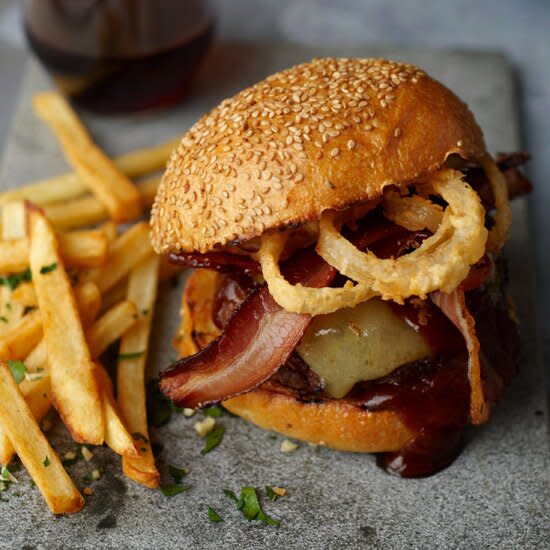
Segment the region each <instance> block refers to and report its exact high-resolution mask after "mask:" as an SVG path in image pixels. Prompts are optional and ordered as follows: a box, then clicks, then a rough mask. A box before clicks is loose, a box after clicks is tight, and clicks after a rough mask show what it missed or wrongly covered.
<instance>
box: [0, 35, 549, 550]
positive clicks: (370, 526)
mask: <svg viewBox="0 0 550 550" xmlns="http://www.w3.org/2000/svg"><path fill="white" fill-rule="evenodd" d="M324 55H345V56H373V55H374V56H384V57H389V58H394V59H399V60H404V61H408V62H413V63H416V64H418V65H420V66H422V67H423V68H425V69H426V70H427V71H428V72H429V73H431V74H432V75H433V76H435V77H436V78H438V79H440V80H441V81H443V82H444V83H445V84H447V85H448V86H449V87H450V88H451V89H453V90H454V91H455V92H456V93H457V94H458V95H459V96H461V97H462V98H463V99H464V100H466V101H467V102H468V104H469V105H470V107H471V108H472V110H473V111H474V113H475V115H476V117H477V120H478V121H479V123H480V125H481V127H482V128H483V129H484V132H485V136H486V139H487V143H488V147H489V150H490V151H491V152H496V151H507V150H515V149H518V148H520V147H521V140H520V127H519V114H518V104H517V97H516V82H515V79H514V74H513V71H512V69H511V67H510V65H509V64H508V62H507V60H506V59H505V58H504V57H503V56H502V55H500V54H499V53H495V52H477V51H471V52H470V51H468V52H465V51H433V50H418V49H413V50H409V49H392V48H361V49H353V48H346V49H334V48H331V49H326V50H324V49H318V48H317V49H308V48H304V47H301V46H299V47H298V46H293V45H289V44H248V45H244V44H219V45H217V46H216V47H215V48H214V49H213V51H212V52H211V54H210V55H209V57H208V59H207V61H206V62H205V65H204V66H203V68H202V70H201V72H200V74H199V77H198V78H197V80H196V81H195V83H194V85H193V87H192V89H191V92H190V95H189V97H188V99H187V101H186V102H185V103H184V104H183V105H182V106H181V107H179V108H177V109H174V110H171V111H168V112H162V113H155V114H148V115H139V116H133V117H118V118H100V117H95V116H88V115H83V116H84V119H85V122H86V124H87V125H88V127H89V128H90V130H91V133H92V134H93V136H94V137H95V139H96V140H97V142H98V143H99V144H100V145H101V146H102V147H104V149H105V150H106V151H107V152H108V153H109V154H115V153H119V152H124V151H128V150H131V149H134V148H138V147H144V146H148V145H151V144H154V143H157V142H161V141H163V140H166V139H169V138H171V137H173V136H174V135H176V134H179V133H182V132H183V131H184V130H186V129H187V128H188V127H189V126H190V125H191V124H192V123H193V122H194V121H196V120H197V119H198V118H199V116H200V115H202V114H203V113H204V112H206V111H207V110H209V109H210V108H211V107H213V106H214V105H215V104H216V103H217V102H218V101H219V100H221V99H222V98H224V97H227V96H229V95H232V94H233V93H234V92H236V91H238V90H239V89H241V88H242V87H244V86H246V85H248V84H251V83H253V82H255V81H256V80H258V79H260V78H262V77H264V76H266V75H268V74H270V73H272V72H274V71H276V70H279V69H282V68H284V67H287V66H289V65H292V64H295V63H297V62H301V61H304V60H308V59H310V58H312V57H316V56H324ZM50 86H51V84H50V82H49V80H48V79H47V77H46V75H45V74H44V73H43V72H42V70H41V69H40V68H39V67H38V66H37V65H36V64H35V63H34V62H30V63H29V65H28V67H27V72H26V77H25V79H24V82H23V85H22V89H21V93H20V99H19V106H18V108H17V111H16V113H15V116H14V123H13V128H12V131H11V135H10V139H9V141H8V145H7V147H6V150H5V153H4V158H3V162H2V165H1V172H0V181H1V184H2V187H3V188H8V187H14V186H17V185H20V184H23V183H26V182H28V181H32V180H35V179H38V178H44V177H47V176H51V175H55V174H58V173H61V172H65V171H66V170H67V166H66V164H65V162H64V160H63V158H62V155H61V153H60V150H59V148H58V145H57V143H56V141H55V139H53V138H52V135H51V134H50V132H49V130H48V129H47V128H46V127H45V126H44V125H43V124H42V123H41V122H39V121H38V120H37V119H36V118H35V116H34V115H33V113H32V109H31V97H32V95H33V94H34V93H35V92H36V91H38V90H42V89H48V88H49V87H50ZM507 254H508V257H509V260H510V271H511V279H512V289H511V290H512V293H513V295H514V298H515V301H516V304H517V309H518V313H519V317H520V319H521V323H522V324H521V332H522V339H523V349H522V357H521V371H520V374H519V376H518V377H517V378H516V379H515V380H514V382H513V384H512V386H511V387H510V388H508V389H507V390H506V392H505V394H504V397H503V399H502V403H501V404H500V406H499V407H498V408H497V410H496V412H495V414H494V415H493V418H492V419H491V421H490V423H489V424H488V425H486V426H483V427H481V428H477V429H471V430H470V431H469V432H468V440H469V441H468V444H467V446H466V449H465V451H464V452H463V453H462V455H461V456H460V457H459V458H458V459H457V460H456V461H455V462H454V463H453V464H452V465H451V466H450V467H449V468H447V469H446V470H444V471H443V472H441V473H439V474H437V475H435V476H433V477H430V478H427V479H418V480H405V479H399V478H397V477H393V476H390V475H388V474H386V473H385V472H383V471H382V470H380V469H379V468H378V467H377V466H376V464H375V460H374V457H373V456H370V455H355V454H350V453H338V452H333V451H330V450H328V449H325V448H318V447H317V448H313V447H310V446H308V445H306V444H301V445H300V447H299V449H298V450H297V451H296V452H294V453H292V454H283V453H281V452H280V445H281V441H282V440H283V438H282V437H281V436H273V434H270V433H267V432H264V431H262V430H260V429H258V428H256V427H254V426H252V425H249V424H247V423H246V422H244V421H242V420H240V419H237V418H230V417H223V418H221V419H220V421H221V422H222V423H223V424H224V425H225V427H226V434H225V437H224V440H223V441H222V443H221V445H220V446H219V447H218V448H217V449H215V450H214V451H212V452H211V453H210V454H208V455H205V456H201V454H200V450H201V448H202V445H203V442H202V440H200V438H199V437H198V436H197V435H196V433H195V432H194V430H193V423H194V419H187V418H184V417H183V416H182V415H174V416H173V418H172V420H171V421H170V423H169V424H167V425H166V426H164V427H162V428H160V429H154V430H152V440H153V441H154V442H156V443H160V444H161V445H162V450H161V451H160V453H159V464H160V466H161V468H162V472H163V475H164V476H165V480H166V481H167V482H170V481H171V480H170V478H169V476H168V475H167V471H166V470H167V465H168V464H173V465H177V466H185V467H188V468H189V469H190V474H189V475H188V477H187V478H186V482H187V483H188V484H189V485H190V486H191V488H190V489H189V490H188V491H187V492H185V493H183V494H180V495H178V496H176V497H174V498H167V497H165V496H163V495H162V494H161V493H160V492H159V491H151V490H148V489H145V488H143V487H141V486H139V485H137V484H135V483H133V482H131V481H128V480H126V479H125V478H124V476H123V475H122V473H121V467H120V460H119V458H118V457H116V456H115V455H113V453H111V451H110V450H108V449H105V448H98V449H96V450H95V456H94V458H93V462H92V464H86V463H78V464H76V465H73V466H70V467H69V472H70V473H71V475H72V477H73V479H75V481H76V483H77V485H79V486H80V487H81V488H82V482H81V479H82V476H83V475H84V474H85V473H86V472H87V471H89V470H91V469H92V468H93V467H95V465H98V466H99V465H102V466H103V467H104V468H105V475H104V476H103V478H102V479H101V480H100V481H98V482H95V483H94V484H93V489H94V491H95V495H94V496H92V497H88V499H87V504H86V507H85V508H84V510H83V511H82V512H81V513H79V514H76V515H73V516H70V517H53V516H52V515H51V514H50V513H49V512H48V510H47V508H46V505H45V504H44V502H43V501H42V498H41V496H40V494H39V493H38V491H37V489H36V488H33V487H31V485H30V482H29V478H28V476H27V475H26V474H25V473H24V472H23V471H21V472H20V473H19V474H18V477H19V479H20V483H19V485H18V486H17V487H16V488H15V489H14V488H13V487H12V488H11V490H10V492H8V493H7V494H6V498H7V500H6V501H2V502H0V518H1V522H2V536H1V537H0V547H5V548H26V549H33V548H71V547H78V548H260V547H269V548H344V547H345V548H364V547H375V548H435V547H437V548H482V547H483V548H485V547H498V548H542V547H544V546H546V547H548V546H547V545H548V544H549V543H550V531H549V527H548V526H549V523H548V517H549V512H550V507H549V505H548V493H549V486H548V480H549V476H548V473H549V472H548V436H547V424H546V418H547V412H546V405H545V402H544V388H543V380H542V370H541V369H540V365H539V363H538V353H537V348H536V328H535V325H534V297H535V292H534V288H533V283H532V281H533V277H532V275H533V263H532V255H531V239H530V236H529V223H528V212H527V209H526V203H525V201H523V200H519V201H517V202H516V203H515V204H514V227H513V231H512V237H511V240H510V243H509V244H508V246H507ZM182 279H183V278H182ZM182 282H183V280H181V281H180V282H179V287H178V288H175V287H170V286H169V285H167V287H166V288H163V289H162V291H161V293H160V296H159V300H158V306H157V311H156V315H155V321H154V335H153V342H152V350H151V354H150V358H149V367H150V369H151V372H152V373H153V374H154V373H156V372H157V371H158V370H159V369H162V368H163V367H165V366H166V365H167V364H168V362H169V361H170V360H171V359H172V358H173V357H174V355H175V354H174V351H173V350H172V347H171V343H170V341H171V337H172V335H173V333H174V330H175V328H176V325H177V323H178V309H179V300H180V292H181V284H182ZM50 437H51V438H52V441H53V444H54V446H55V448H56V449H57V450H58V452H60V453H61V454H62V453H64V452H65V451H67V450H69V449H72V448H73V447H74V445H73V444H72V442H71V441H70V439H69V437H68V435H67V433H66V431H65V429H64V428H63V426H62V425H61V424H60V422H56V423H55V426H54V428H53V430H52V432H51V433H50ZM244 485H253V486H256V487H259V488H262V491H263V487H264V486H265V485H279V486H282V487H285V488H286V489H287V495H286V496H285V497H284V498H281V499H279V500H278V501H277V502H275V503H271V502H265V500H266V499H264V504H265V506H264V508H265V510H266V511H267V512H268V513H269V514H271V515H272V516H273V517H275V518H277V519H280V520H281V525H280V527H278V528H273V527H268V526H264V525H262V524H257V523H256V522H252V523H249V522H247V521H246V520H245V519H244V518H243V517H242V516H241V515H240V513H239V512H237V511H236V510H235V509H234V507H233V503H232V502H231V501H230V500H229V499H228V498H227V497H225V496H224V494H223V489H224V488H230V489H232V490H233V491H235V492H237V493H238V492H239V491H240V488H241V487H242V486H244ZM14 491H17V492H19V493H20V495H21V496H15V495H13V492H14ZM209 505H210V506H213V507H214V508H215V509H216V510H217V511H218V512H219V513H220V515H221V516H222V517H223V518H224V520H225V522H224V523H221V524H212V523H210V522H209V520H208V518H207V507H208V506H209Z"/></svg>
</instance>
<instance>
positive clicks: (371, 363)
mask: <svg viewBox="0 0 550 550" xmlns="http://www.w3.org/2000/svg"><path fill="white" fill-rule="evenodd" d="M297 351H298V353H299V354H300V356H301V357H302V359H303V360H304V361H305V362H306V363H307V364H308V365H309V367H310V368H311V370H312V371H313V372H315V373H316V374H317V375H318V376H320V377H321V378H322V379H323V380H324V381H325V389H326V391H327V393H328V394H329V395H330V396H331V397H335V398H340V397H344V395H346V394H347V393H348V392H349V391H350V390H351V389H352V388H353V386H354V384H355V383H356V382H360V381H362V380H373V379H375V378H380V377H382V376H386V375H387V374H389V373H390V372H392V371H393V370H395V369H396V368H397V367H400V366H401V365H403V364H405V363H408V362H410V361H416V360H418V359H422V358H423V357H427V356H429V355H431V350H430V348H429V346H428V344H427V343H426V341H425V340H424V339H423V338H422V336H420V335H419V334H418V333H417V332H416V331H415V330H414V329H413V328H412V327H410V326H409V325H408V324H407V323H406V321H405V320H403V319H402V318H400V317H398V316H397V315H396V314H395V313H394V312H393V310H392V308H391V306H389V305H388V304H387V303H385V302H383V301H381V300H379V299H372V300H369V301H368V302H364V303H362V304H359V305H358V306H356V307H354V308H345V309H341V310H338V311H336V312H334V313H330V314H328V315H319V316H317V317H315V318H314V319H313V321H312V323H311V325H310V326H309V328H308V330H307V331H306V333H305V334H304V336H303V338H302V340H301V341H300V344H299V345H298V347H297Z"/></svg>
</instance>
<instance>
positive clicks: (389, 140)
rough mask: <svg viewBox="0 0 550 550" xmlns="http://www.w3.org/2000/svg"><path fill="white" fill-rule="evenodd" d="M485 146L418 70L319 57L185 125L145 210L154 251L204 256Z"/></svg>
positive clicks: (441, 89) (457, 106) (447, 96)
mask: <svg viewBox="0 0 550 550" xmlns="http://www.w3.org/2000/svg"><path fill="white" fill-rule="evenodd" d="M484 152H485V144H484V142H483V135H482V133H481V130H480V129H479V127H478V125H477V124H476V122H475V120H474V117H473V115H472V113H471V112H470V111H469V109H468V107H467V106H466V105H465V104H464V103H463V102H462V101H461V100H460V99H458V98H457V97H456V96H455V95H454V94H453V93H452V92H451V91H450V90H448V89H447V88H446V87H445V86H443V85H442V84H441V83H439V82H437V81H435V80H433V79H432V78H430V77H429V76H428V75H427V74H426V73H424V72H423V71H422V70H420V69H419V68H418V67H415V66H414V65H407V64H404V63H397V62H393V61H387V60H384V59H332V58H328V59H316V60H313V61H311V62H310V63H304V64H302V65H297V66H295V67H292V68H290V69H287V70H285V71H282V72H280V73H276V74H274V75H272V76H270V77H268V78H267V79H265V80H262V81H261V82H259V83H258V84H255V85H254V86H252V87H250V88H247V89H245V90H243V91H242V92H240V93H238V94H237V95H235V96H234V97H232V98H230V99H226V100H224V101H222V103H220V105H219V106H218V107H216V108H215V109H214V110H213V111H212V112H211V113H210V114H208V115H206V116H203V117H202V118H201V119H200V120H199V121H198V122H197V123H196V124H195V125H194V126H193V127H192V128H191V129H190V130H189V131H188V132H187V134H186V135H185V136H184V138H183V140H182V141H181V143H180V145H179V147H178V148H177V150H176V151H174V153H173V154H172V157H171V159H170V161H169V163H168V167H167V170H166V172H165V174H164V177H163V179H162V182H161V184H160V187H159V190H158V193H157V196H156V199H155V203H154V205H153V210H152V215H151V224H152V242H153V246H154V248H155V250H156V251H157V252H158V253H163V254H165V253H169V252H192V251H197V252H208V251H210V250H212V249H215V248H217V247H220V246H223V245H225V244H227V243H229V242H231V241H235V240H247V239H250V238H253V237H256V236H259V235H261V234H262V233H263V232H264V231H266V230H267V229H271V228H282V227H284V226H288V225H291V224H299V223H303V222H306V221H312V220H317V219H319V218H320V217H321V214H322V212H323V211H324V210H327V209H333V208H335V209H339V208H343V207H345V206H347V205H349V204H352V203H356V202H360V201H364V200H369V199H373V198H376V197H377V196H379V195H380V194H381V193H382V190H383V188H384V187H385V186H387V185H391V184H393V185H397V186H403V185H406V184H407V183H410V182H412V181H414V180H415V179H417V178H419V177H422V176H424V175H426V174H428V173H430V172H433V171H435V170H437V169H438V168H439V167H440V166H441V165H442V164H443V163H444V161H445V159H446V158H447V157H448V156H449V155H451V154H453V153H456V154H458V155H460V156H461V157H463V158H464V159H469V160H475V159H477V158H479V157H480V156H481V155H482V154H483V153H484Z"/></svg>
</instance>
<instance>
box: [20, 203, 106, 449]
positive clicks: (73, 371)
mask: <svg viewBox="0 0 550 550" xmlns="http://www.w3.org/2000/svg"><path fill="white" fill-rule="evenodd" d="M28 217H29V237H30V265H31V270H32V272H33V274H34V277H33V283H34V289H35V292H36V296H37V298H38V305H39V308H40V312H41V313H42V316H43V321H44V336H45V339H46V345H47V348H48V362H49V365H50V380H51V385H52V397H53V402H54V405H55V407H56V409H57V410H58V411H59V413H60V415H61V418H62V419H63V422H64V423H65V425H66V426H67V428H68V429H69V431H70V432H71V435H72V437H73V439H74V440H75V441H77V442H80V443H92V444H95V445H101V444H102V443H103V437H104V431H103V411H102V406H101V399H100V396H99V389H98V387H97V382H96V380H95V376H94V369H95V366H94V364H93V362H92V359H91V357H90V351H89V349H88V345H87V343H86V339H85V336H84V331H83V329H82V324H81V321H80V318H79V316H78V311H77V308H76V304H75V298H74V295H73V293H72V290H71V285H70V281H69V278H68V276H67V273H66V272H65V269H64V267H63V264H62V262H61V258H60V256H59V251H58V246H57V242H56V239H55V234H54V231H53V229H52V227H51V226H50V224H49V222H48V221H47V219H46V218H45V217H44V216H43V214H42V213H41V212H40V211H38V210H36V209H32V208H29V210H28ZM54 264H56V265H57V267H56V269H53V270H51V271H48V272H44V266H52V265H54Z"/></svg>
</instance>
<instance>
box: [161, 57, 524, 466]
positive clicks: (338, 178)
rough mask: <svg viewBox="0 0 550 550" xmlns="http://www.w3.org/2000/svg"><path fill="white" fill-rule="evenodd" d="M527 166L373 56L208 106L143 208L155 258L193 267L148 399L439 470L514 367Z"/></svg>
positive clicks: (412, 71) (268, 82) (262, 85)
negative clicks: (217, 406)
mask: <svg viewBox="0 0 550 550" xmlns="http://www.w3.org/2000/svg"><path fill="white" fill-rule="evenodd" d="M526 160H527V156H526V155H525V154H523V153H513V154H508V155H501V156H499V157H497V158H496V159H493V158H492V157H491V156H490V154H489V153H488V152H487V150H486V146H485V143H484V140H483V134H482V132H481V130H480V128H479V126H478V125H477V123H476V121H475V120H474V117H473V115H472V113H471V112H470V111H469V109H468V107H467V106H466V105H465V104H464V103H463V102H462V101H461V100H460V99H458V98H457V97H456V96H455V95H454V94H453V93H452V92H451V91H450V90H449V89H447V88H446V87H445V86H443V85H442V84H441V83H439V82H437V81H436V80H434V79H432V78H431V77H430V76H428V75H427V74H426V73H425V72H423V71H422V70H421V69H419V68H418V67H415V66H413V65H409V64H404V63H398V62H393V61H388V60H384V59H345V58H338V59H332V58H328V59H316V60H313V61H311V62H309V63H304V64H301V65H298V66H295V67H292V68H289V69H288V70H284V71H282V72H279V73H276V74H274V75H272V76H270V77H268V78H267V79H265V80H263V81H261V82H259V83H257V84H256V85H254V86H252V87H250V88H247V89H245V90H243V91H241V92H240V93H238V94H237V95H235V96H234V97H232V98H230V99H226V100H224V101H222V103H221V104H220V105H219V106H218V107H216V108H215V109H214V110H213V111H211V112H210V113H209V114H208V115H206V116H204V117H203V118H201V119H200V120H199V121H198V122H197V123H196V124H195V125H194V126H193V127H192V128H191V129H190V130H189V131H188V133H187V134H186V135H185V137H184V138H183V140H182V142H181V144H180V146H179V147H178V149H177V150H176V151H175V152H174V153H173V155H172V157H171V159H170V161H169V163H168V166H167V170H166V173H165V174H164V176H163V179H162V182H161V184H160V187H159V190H158V193H157V196H156V199H155V203H154V206H153V210H152V218H151V225H152V241H153V246H154V248H155V250H156V251H157V253H159V254H163V255H168V256H169V259H170V261H172V262H174V263H177V264H181V265H184V266H188V267H192V268H195V270H194V271H193V272H192V273H191V275H190V276H189V277H188V279H187V282H186V286H185V289H184V295H183V302H182V312H183V315H182V323H181V326H180V329H179V332H178V335H177V337H176V343H177V346H178V349H179V350H180V353H181V359H179V360H178V361H176V362H175V363H174V364H173V365H171V366H170V367H169V368H168V369H167V370H166V371H165V372H164V373H163V374H162V376H161V380H160V389H161V391H162V392H163V393H164V394H165V395H166V396H167V397H168V398H169V399H170V400H172V401H173V402H174V403H175V404H176V405H177V406H180V407H190V408H197V407H202V406H205V405H208V404H212V403H218V402H221V403H222V404H223V406H224V407H225V408H227V409H228V410H229V411H230V412H232V413H234V414H236V415H239V416H241V417H243V418H245V419H246V420H249V421H250V422H253V423H254V424H256V425H258V426H260V427H262V428H265V429H268V430H274V431H276V432H280V433H281V434H284V435H285V436H288V437H291V438H296V439H298V440H303V441H307V442H310V443H313V444H317V445H326V446H327V447H331V448H333V449H338V450H342V451H354V452H369V453H378V458H379V463H380V464H382V465H383V466H384V467H385V468H386V469H387V470H388V471H390V472H392V473H396V474H399V475H402V476H406V477H413V476H425V475H429V474H432V473H434V472H437V471H439V470H440V469H442V468H444V467H446V466H447V465H448V464H450V463H451V462H452V460H453V459H454V458H455V457H456V456H457V454H458V453H459V451H460V449H461V447H462V445H463V432H464V429H465V427H466V426H467V425H468V424H470V423H471V424H482V423H484V422H486V421H487V420H488V419H489V416H490V414H491V411H492V409H493V407H494V405H495V403H496V402H497V400H498V398H499V396H500V394H501V392H502V390H503V387H504V386H505V385H506V384H507V383H508V382H509V381H510V380H511V378H512V377H513V375H514V373H515V371H516V366H515V357H516V354H517V351H518V337H517V331H516V325H515V322H514V316H513V312H512V310H511V306H510V301H509V299H508V297H507V294H506V270H505V264H504V261H503V259H502V255H501V249H502V247H503V245H504V243H505V242H506V239H507V237H508V233H509V229H510V224H511V212H510V206H509V197H512V196H517V195H520V194H522V193H525V192H527V191H529V188H530V184H529V182H528V181H527V180H526V178H525V177H524V176H523V175H522V174H521V173H520V172H519V171H518V167H519V166H520V165H521V164H523V163H524V162H525V161H526Z"/></svg>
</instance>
